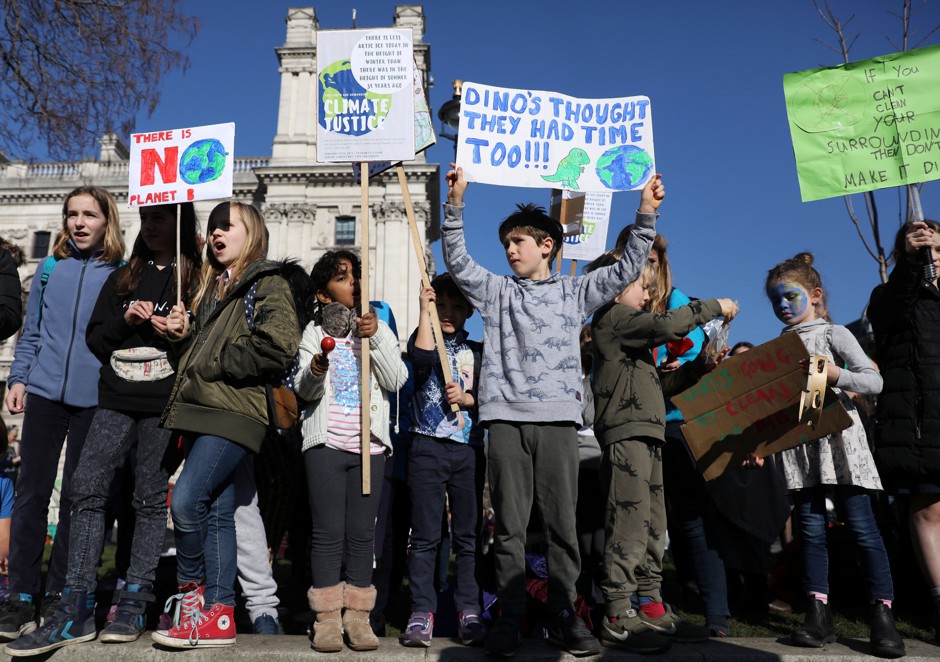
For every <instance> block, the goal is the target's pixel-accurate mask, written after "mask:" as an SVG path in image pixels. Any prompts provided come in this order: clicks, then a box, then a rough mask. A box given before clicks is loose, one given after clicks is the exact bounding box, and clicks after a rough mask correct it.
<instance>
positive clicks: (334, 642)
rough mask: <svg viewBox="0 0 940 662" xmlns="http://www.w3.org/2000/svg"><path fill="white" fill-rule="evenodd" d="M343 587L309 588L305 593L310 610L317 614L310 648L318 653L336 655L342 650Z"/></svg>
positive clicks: (339, 585) (338, 585)
mask: <svg viewBox="0 0 940 662" xmlns="http://www.w3.org/2000/svg"><path fill="white" fill-rule="evenodd" d="M343 586H344V585H343V584H337V585H336V586H327V587H326V588H313V587H311V588H310V590H309V591H307V601H308V602H309V603H310V608H311V609H312V610H314V611H315V612H317V622H316V623H314V624H313V640H312V642H311V644H310V646H311V647H312V648H313V650H315V651H317V652H318V653H338V652H339V651H341V650H343V623H342V621H341V620H340V610H341V609H342V608H343Z"/></svg>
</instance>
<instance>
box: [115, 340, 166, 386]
mask: <svg viewBox="0 0 940 662" xmlns="http://www.w3.org/2000/svg"><path fill="white" fill-rule="evenodd" d="M111 369H112V370H114V374H115V375H117V376H118V377H120V378H121V379H123V380H124V381H127V382H158V381H160V380H161V379H166V378H167V377H170V376H172V375H173V373H174V370H173V366H172V365H170V360H169V359H168V358H167V355H166V351H164V350H162V349H157V348H156V347H130V348H128V349H117V350H114V352H112V353H111Z"/></svg>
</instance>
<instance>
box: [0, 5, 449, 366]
mask: <svg viewBox="0 0 940 662" xmlns="http://www.w3.org/2000/svg"><path fill="white" fill-rule="evenodd" d="M392 25H393V27H398V28H411V30H412V32H413V34H414V48H415V58H416V60H417V63H418V68H419V69H420V72H421V75H422V77H423V79H424V83H425V85H424V87H425V89H428V80H429V75H430V47H429V46H428V45H427V44H425V43H424V27H425V16H424V11H423V9H422V7H421V6H420V5H398V6H397V7H396V9H395V14H394V17H393V21H392ZM319 29H320V25H319V21H318V20H317V15H316V11H315V10H314V9H313V8H297V9H289V10H288V15H287V37H286V39H285V42H284V45H283V46H282V47H280V48H278V49H276V50H277V56H278V60H279V62H280V68H279V73H280V77H281V90H280V98H279V101H278V122H277V129H276V135H275V137H274V141H273V144H272V149H271V154H270V155H269V156H257V157H236V159H235V181H234V194H233V199H236V200H240V201H242V202H248V203H251V204H254V205H255V206H256V207H258V208H259V209H260V210H261V211H262V213H263V214H264V216H265V220H266V222H267V226H268V230H269V232H270V251H269V256H270V257H271V258H274V259H279V258H285V257H296V258H298V259H299V260H300V261H301V263H302V264H303V266H304V267H305V268H307V269H308V270H309V269H310V267H312V266H313V264H314V262H316V260H317V259H318V258H319V257H320V256H321V255H322V254H323V253H324V252H326V251H328V250H331V249H335V248H343V247H350V248H356V249H360V250H361V249H362V246H361V241H360V219H361V214H362V197H361V189H360V186H359V184H358V183H357V182H356V181H355V178H354V175H353V172H352V168H351V166H350V165H348V164H318V163H317V162H316V133H317V131H316V118H317V85H316V83H317V79H316V70H317V62H316V57H317V44H316V32H317V30H319ZM272 101H273V100H272ZM128 154H129V153H128V149H127V147H126V145H125V144H124V143H123V142H122V141H121V140H120V139H119V138H118V137H117V136H115V135H113V134H109V135H106V136H104V137H103V138H102V139H101V140H100V150H99V154H98V157H97V159H94V160H86V161H81V162H76V163H24V162H17V161H9V160H7V159H5V158H2V157H0V236H2V237H4V238H5V239H7V240H9V241H12V242H13V243H16V244H18V245H20V246H21V247H22V248H23V249H24V251H25V252H26V255H27V257H28V258H29V260H28V262H27V264H26V265H25V266H24V267H22V269H21V275H22V276H23V287H24V290H27V291H28V289H29V287H30V285H31V282H30V281H31V279H32V276H33V273H34V272H35V270H36V266H37V264H38V263H39V261H40V260H41V259H43V258H44V257H45V256H46V255H48V254H49V253H50V251H51V249H52V245H53V244H54V243H55V237H56V235H57V233H58V231H59V228H60V227H61V223H62V217H61V213H62V212H61V209H62V200H63V197H64V195H65V193H67V192H68V191H70V190H71V189H73V188H75V187H77V186H82V185H86V184H94V185H97V186H103V187H104V188H106V189H108V190H109V191H111V193H113V194H114V196H115V198H116V199H117V201H118V204H119V206H120V208H121V209H122V215H121V227H122V230H124V234H125V238H126V239H127V245H128V250H130V247H131V245H132V244H133V241H134V239H135V238H136V233H137V218H136V213H135V212H128V211H126V206H125V205H126V203H127V181H128V169H129V162H128ZM404 166H405V172H406V178H407V183H408V190H409V193H410V195H411V199H412V202H413V205H414V211H415V216H416V220H417V225H418V235H419V238H420V241H421V246H422V250H423V252H424V254H425V258H426V259H427V261H428V265H429V268H430V269H433V264H434V262H433V256H432V254H431V248H430V244H431V242H432V241H434V240H435V239H436V238H438V236H439V224H440V214H439V209H440V204H439V202H440V191H439V177H438V166H437V165H436V164H429V163H427V162H426V161H425V157H424V155H423V154H420V155H418V157H417V158H416V159H415V160H414V161H411V162H408V163H405V164H404ZM403 199H404V198H403V196H402V191H401V186H400V184H399V179H398V176H397V174H396V173H395V171H394V170H392V171H387V172H386V173H383V174H380V175H376V176H374V177H373V178H372V179H370V182H369V215H370V218H371V219H372V222H371V229H370V232H369V258H370V259H369V294H370V297H371V298H372V299H377V300H383V301H386V302H387V303H389V304H390V306H391V307H392V310H393V312H394V313H395V316H396V319H397V322H398V329H399V335H400V336H401V338H402V343H403V344H404V339H405V338H407V334H408V332H409V331H410V330H411V329H412V328H414V327H415V326H417V324H418V304H417V296H416V294H417V292H418V291H419V289H418V288H419V283H420V281H421V274H420V271H419V269H418V265H417V260H416V257H415V252H414V248H413V244H412V241H411V234H410V230H409V227H408V219H407V216H406V213H405V206H404V202H403ZM215 204H216V201H210V202H204V203H197V205H196V207H197V212H198V214H199V218H200V219H201V220H202V222H203V223H204V222H205V220H206V219H207V218H208V215H209V211H210V210H211V209H212V207H213V206H214V205H215ZM14 345H15V338H11V339H10V340H8V341H5V342H4V343H2V344H0V380H2V381H3V382H5V381H6V375H7V373H8V371H9V367H10V363H11V361H12V359H13V347H14Z"/></svg>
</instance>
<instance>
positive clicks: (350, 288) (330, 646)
mask: <svg viewBox="0 0 940 662" xmlns="http://www.w3.org/2000/svg"><path fill="white" fill-rule="evenodd" d="M310 277H311V279H312V281H313V283H312V285H313V289H314V292H315V294H314V301H313V302H312V304H313V305H312V307H313V310H312V311H311V312H312V317H313V321H312V322H311V323H310V324H308V325H307V328H306V330H305V331H304V335H303V339H302V340H301V342H300V367H299V369H298V371H297V374H296V376H295V378H294V388H295V390H296V392H297V395H298V396H299V397H300V398H301V399H303V400H306V401H307V402H309V403H310V404H309V405H308V407H307V409H306V412H305V413H304V419H303V436H304V442H303V453H304V465H305V467H306V472H307V489H308V491H309V496H310V510H311V515H312V518H313V535H312V539H311V545H310V558H311V569H312V572H313V586H312V587H311V588H310V590H309V591H308V593H307V597H308V598H309V601H310V608H311V609H313V610H314V611H315V612H316V613H317V621H316V623H315V624H314V631H313V648H314V650H316V651H318V652H321V653H332V652H339V651H340V650H342V648H343V632H344V631H345V634H346V639H347V642H348V644H349V647H350V648H352V649H353V650H375V649H376V648H378V645H379V642H378V639H377V638H376V636H375V635H374V634H373V632H372V627H371V626H370V625H369V612H370V611H371V610H372V608H373V607H374V606H375V587H373V586H372V585H371V584H372V559H373V548H374V545H373V540H374V537H375V518H376V514H377V513H378V508H379V499H380V498H381V495H382V480H381V477H382V476H383V475H384V472H385V457H386V455H390V454H391V451H392V447H391V441H390V439H389V425H388V423H389V404H388V392H397V391H398V390H399V389H400V388H401V387H402V386H404V384H405V380H406V379H407V378H408V369H407V367H406V366H405V363H404V361H402V359H401V349H400V347H399V344H398V338H397V337H395V334H394V333H393V332H392V330H391V329H390V328H389V327H388V325H387V324H385V322H382V321H380V320H379V319H378V318H377V317H376V315H375V313H374V312H369V313H367V314H366V315H363V316H362V317H359V316H357V313H356V311H357V310H358V309H359V300H360V299H359V298H360V290H359V277H360V262H359V257H358V256H357V255H356V254H355V253H353V252H351V251H345V250H341V251H330V252H328V253H326V254H325V255H324V256H323V257H321V258H320V259H319V260H318V261H317V263H316V264H315V265H314V267H313V270H312V271H311V272H310ZM324 338H330V339H332V341H333V343H335V349H333V350H332V351H330V352H328V356H327V353H326V352H323V351H321V342H322V341H323V339H324ZM364 342H368V343H369V352H370V358H371V372H372V378H371V390H370V400H371V405H370V414H371V421H370V428H371V434H370V444H369V449H370V452H369V459H368V460H366V461H368V462H370V470H371V472H372V473H371V475H372V476H373V479H372V486H371V487H372V489H371V493H370V494H368V495H364V494H362V480H361V475H360V469H361V462H362V461H363V458H362V455H361V448H362V441H361V440H362V424H361V420H362V419H361V406H362V402H361V391H362V387H361V384H362V378H361V366H362V359H361V357H362V344H363V343H364ZM331 344H332V343H331ZM341 613H342V620H341V619H340V614H341Z"/></svg>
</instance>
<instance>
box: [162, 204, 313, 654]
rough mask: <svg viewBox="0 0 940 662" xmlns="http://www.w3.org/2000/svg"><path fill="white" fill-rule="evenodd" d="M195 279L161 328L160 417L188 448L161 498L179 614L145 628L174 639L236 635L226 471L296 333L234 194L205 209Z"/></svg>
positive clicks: (258, 222) (194, 641)
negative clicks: (164, 399)
mask: <svg viewBox="0 0 940 662" xmlns="http://www.w3.org/2000/svg"><path fill="white" fill-rule="evenodd" d="M207 248H208V250H207V255H206V264H205V265H204V266H203V274H202V283H201V286H200V289H199V291H198V292H197V294H196V297H195V299H196V300H195V302H194V304H193V310H194V311H195V321H194V322H193V325H192V326H193V328H192V332H191V331H190V324H189V317H188V315H187V313H186V312H185V310H184V308H183V304H182V303H180V304H179V305H177V306H174V307H173V311H172V313H171V314H170V317H169V318H168V320H167V326H168V335H169V336H170V337H171V338H173V339H176V340H178V341H180V342H181V343H185V349H184V350H183V354H182V357H181V358H180V363H179V368H178V370H177V379H176V384H175V386H174V387H173V392H172V393H171V395H170V402H169V405H168V406H167V410H166V412H165V413H164V416H163V425H164V426H165V427H170V428H173V429H176V430H181V431H183V432H184V436H185V439H186V449H187V452H188V453H187V458H186V464H185V465H184V466H183V471H182V473H181V474H180V477H179V480H178V481H177V483H176V486H175V487H174V490H173V500H172V503H171V505H170V509H171V512H172V514H173V526H174V529H175V534H176V564H177V579H178V582H179V585H180V594H181V595H180V603H181V609H180V621H179V624H178V625H177V626H175V627H173V628H171V629H169V630H161V631H157V632H154V633H153V640H154V641H155V642H157V643H158V644H161V645H163V646H168V647H171V648H191V647H193V646H227V645H232V644H234V643H235V623H234V619H233V617H232V611H233V608H234V606H235V593H234V584H235V573H236V566H235V559H236V544H235V518H234V512H235V485H234V480H233V479H234V475H235V474H236V471H237V469H238V468H239V466H240V464H241V463H242V462H245V461H248V460H250V458H249V453H250V452H257V451H258V450H259V449H260V447H261V442H262V440H263V439H264V435H265V431H266V430H267V428H268V424H269V423H268V413H267V412H268V410H267V397H266V389H265V384H268V383H272V382H277V381H279V380H280V378H281V377H282V376H283V375H284V373H285V371H286V370H287V368H288V367H289V365H290V363H291V361H292V360H293V358H294V355H295V354H296V352H297V347H298V344H299V341H300V338H299V329H298V324H297V314H296V310H295V308H294V299H293V296H292V294H291V291H290V287H289V286H288V283H287V281H286V280H284V278H283V277H282V276H281V275H279V271H280V265H278V264H276V263H273V262H268V261H266V260H264V256H265V255H266V253H267V232H266V230H265V227H264V219H263V218H262V217H261V214H260V213H259V212H258V210H257V209H255V208H254V207H252V206H250V205H246V204H242V203H237V202H232V203H227V202H226V203H223V204H221V205H219V206H217V207H216V208H215V209H214V210H212V213H211V214H210V215H209V227H208V247H207Z"/></svg>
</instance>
